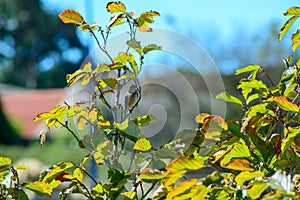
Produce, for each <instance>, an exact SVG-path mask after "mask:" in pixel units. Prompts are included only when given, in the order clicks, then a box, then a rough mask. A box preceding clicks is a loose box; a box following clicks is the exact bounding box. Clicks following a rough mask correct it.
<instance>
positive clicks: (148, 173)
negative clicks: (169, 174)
mask: <svg viewBox="0 0 300 200" xmlns="http://www.w3.org/2000/svg"><path fill="white" fill-rule="evenodd" d="M165 177H166V173H165V172H162V171H159V170H158V169H155V168H150V167H148V168H145V169H143V171H142V172H141V173H140V174H139V178H140V179H146V180H160V179H163V178H165Z"/></svg>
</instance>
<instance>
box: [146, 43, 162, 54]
mask: <svg viewBox="0 0 300 200" xmlns="http://www.w3.org/2000/svg"><path fill="white" fill-rule="evenodd" d="M155 50H162V47H161V46H158V45H156V44H148V45H147V46H145V47H144V48H143V53H144V54H147V53H148V52H150V51H155Z"/></svg>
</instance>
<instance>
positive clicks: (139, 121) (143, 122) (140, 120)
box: [134, 114, 155, 126]
mask: <svg viewBox="0 0 300 200" xmlns="http://www.w3.org/2000/svg"><path fill="white" fill-rule="evenodd" d="M153 121H155V117H154V116H153V115H151V114H149V115H144V116H139V117H136V118H135V119H134V123H135V124H136V125H138V126H147V125H148V124H150V123H151V122H153Z"/></svg>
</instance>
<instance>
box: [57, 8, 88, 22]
mask: <svg viewBox="0 0 300 200" xmlns="http://www.w3.org/2000/svg"><path fill="white" fill-rule="evenodd" d="M58 16H59V18H60V19H61V20H62V21H63V22H64V23H66V24H68V23H72V24H80V23H83V22H84V19H83V17H82V16H81V15H80V14H79V13H78V12H76V11H75V10H72V9H67V10H64V11H63V12H62V13H60V14H59V15H58Z"/></svg>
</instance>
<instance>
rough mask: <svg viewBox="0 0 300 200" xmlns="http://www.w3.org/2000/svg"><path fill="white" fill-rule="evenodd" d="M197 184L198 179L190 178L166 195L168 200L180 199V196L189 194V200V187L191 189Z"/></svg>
mask: <svg viewBox="0 0 300 200" xmlns="http://www.w3.org/2000/svg"><path fill="white" fill-rule="evenodd" d="M197 182H198V179H195V178H192V179H189V180H187V181H184V182H181V183H178V184H177V185H176V186H175V187H174V188H173V189H172V190H171V191H170V192H169V193H168V195H167V198H166V199H167V200H168V199H175V198H176V197H177V198H178V197H179V198H180V196H181V195H183V194H186V193H189V195H190V196H189V198H191V197H192V195H193V194H191V193H190V192H189V191H190V189H191V187H193V186H194V185H195V184H196V183H197Z"/></svg>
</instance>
